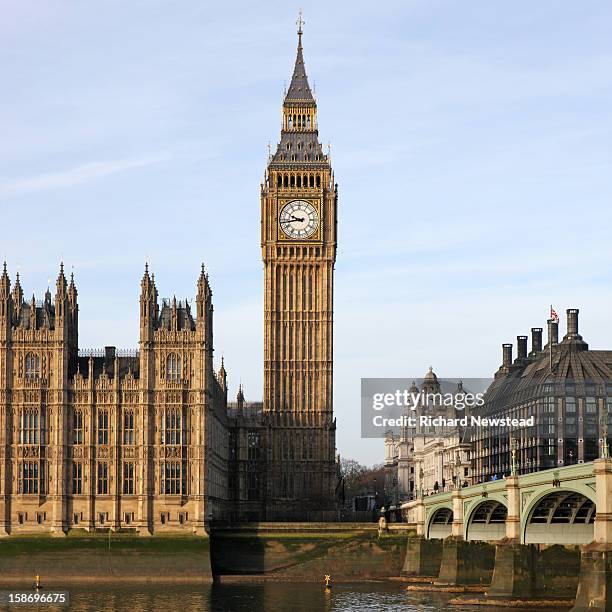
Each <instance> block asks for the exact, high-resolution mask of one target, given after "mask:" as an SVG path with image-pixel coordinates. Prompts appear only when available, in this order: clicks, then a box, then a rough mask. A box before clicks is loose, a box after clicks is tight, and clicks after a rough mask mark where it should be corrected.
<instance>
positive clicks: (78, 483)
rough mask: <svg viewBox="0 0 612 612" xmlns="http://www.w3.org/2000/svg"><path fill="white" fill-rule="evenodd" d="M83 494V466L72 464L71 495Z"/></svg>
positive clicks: (76, 462) (78, 463) (77, 463)
mask: <svg viewBox="0 0 612 612" xmlns="http://www.w3.org/2000/svg"><path fill="white" fill-rule="evenodd" d="M82 493H83V464H82V463H80V462H78V461H73V462H72V494H73V495H81V494H82Z"/></svg>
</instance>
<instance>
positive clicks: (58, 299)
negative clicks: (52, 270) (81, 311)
mask: <svg viewBox="0 0 612 612" xmlns="http://www.w3.org/2000/svg"><path fill="white" fill-rule="evenodd" d="M55 288H56V290H55V327H56V329H61V328H64V327H66V312H67V306H68V283H67V282H66V277H65V276H64V262H61V263H60V271H59V274H58V276H57V281H56V283H55Z"/></svg>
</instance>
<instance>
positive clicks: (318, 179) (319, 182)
mask: <svg viewBox="0 0 612 612" xmlns="http://www.w3.org/2000/svg"><path fill="white" fill-rule="evenodd" d="M318 157H319V156H318V155H317V158H318ZM317 161H318V159H317ZM320 186H321V177H320V176H319V175H318V174H317V187H320Z"/></svg>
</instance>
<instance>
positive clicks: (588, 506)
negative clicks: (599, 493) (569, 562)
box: [525, 491, 595, 544]
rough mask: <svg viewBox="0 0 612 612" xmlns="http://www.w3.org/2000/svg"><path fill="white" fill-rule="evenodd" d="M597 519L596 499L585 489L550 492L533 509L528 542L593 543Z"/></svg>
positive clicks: (526, 529) (528, 522)
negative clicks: (578, 491) (594, 524)
mask: <svg viewBox="0 0 612 612" xmlns="http://www.w3.org/2000/svg"><path fill="white" fill-rule="evenodd" d="M594 520H595V503H594V502H593V501H592V500H590V499H589V498H588V497H585V496H584V495H582V493H576V492H574V491H555V492H554V493H549V494H548V495H546V496H544V497H542V499H540V500H539V501H538V502H537V503H536V504H535V506H534V507H533V508H532V510H531V511H530V512H529V516H528V517H527V523H526V525H525V544H589V543H590V542H592V541H593V523H594Z"/></svg>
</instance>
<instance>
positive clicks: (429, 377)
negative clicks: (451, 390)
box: [423, 366, 438, 382]
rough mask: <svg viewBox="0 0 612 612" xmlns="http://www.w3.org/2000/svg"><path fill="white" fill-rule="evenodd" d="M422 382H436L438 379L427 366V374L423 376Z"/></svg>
mask: <svg viewBox="0 0 612 612" xmlns="http://www.w3.org/2000/svg"><path fill="white" fill-rule="evenodd" d="M423 380H424V381H430V380H431V381H434V382H435V381H437V380H438V377H437V376H436V373H435V372H434V371H433V368H432V367H431V366H429V371H428V372H427V374H425V376H423Z"/></svg>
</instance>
